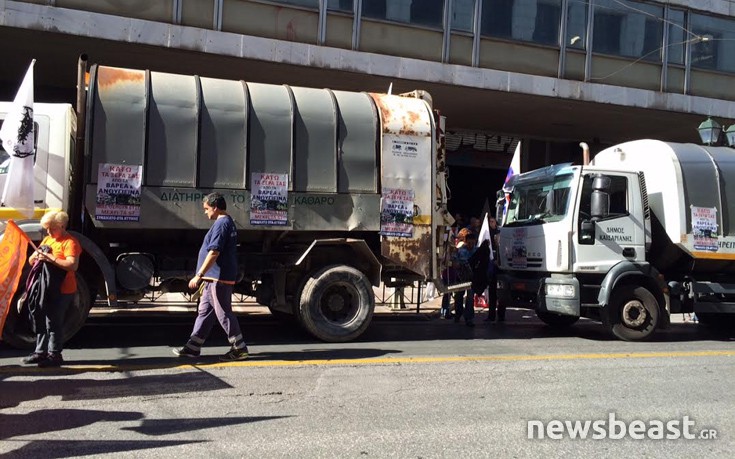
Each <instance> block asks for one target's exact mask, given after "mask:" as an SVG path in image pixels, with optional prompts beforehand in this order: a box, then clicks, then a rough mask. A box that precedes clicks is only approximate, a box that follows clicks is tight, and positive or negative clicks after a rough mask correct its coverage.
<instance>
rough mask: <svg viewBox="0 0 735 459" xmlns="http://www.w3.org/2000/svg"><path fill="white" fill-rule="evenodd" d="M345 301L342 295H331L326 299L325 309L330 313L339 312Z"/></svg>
mask: <svg viewBox="0 0 735 459" xmlns="http://www.w3.org/2000/svg"><path fill="white" fill-rule="evenodd" d="M345 303H346V302H345V299H344V297H343V296H342V295H339V294H333V295H330V296H329V298H328V299H327V308H329V310H330V311H332V312H339V311H341V310H343V309H344V308H345Z"/></svg>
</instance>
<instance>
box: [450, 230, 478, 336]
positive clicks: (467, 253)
mask: <svg viewBox="0 0 735 459" xmlns="http://www.w3.org/2000/svg"><path fill="white" fill-rule="evenodd" d="M459 241H460V242H459V243H458V244H457V252H456V254H455V256H454V259H453V260H452V261H453V263H454V264H456V268H457V274H458V276H459V281H460V282H472V274H473V273H472V268H471V267H470V257H472V254H474V253H475V250H477V247H476V246H475V243H476V242H477V235H476V234H474V233H473V232H472V231H470V230H469V229H467V228H464V229H463V230H462V231H460V232H459ZM474 300H475V296H474V292H473V291H472V289H471V288H470V289H469V290H467V291H466V292H465V291H464V290H460V291H457V292H455V293H454V321H455V322H459V320H460V318H461V317H464V320H465V324H466V325H467V326H468V327H474V326H475V304H474Z"/></svg>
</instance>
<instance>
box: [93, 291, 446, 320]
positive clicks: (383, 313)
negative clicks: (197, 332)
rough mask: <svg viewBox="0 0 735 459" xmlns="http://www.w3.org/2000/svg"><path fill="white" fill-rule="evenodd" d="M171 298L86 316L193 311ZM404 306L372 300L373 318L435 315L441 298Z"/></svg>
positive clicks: (243, 310)
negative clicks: (373, 303) (398, 306)
mask: <svg viewBox="0 0 735 459" xmlns="http://www.w3.org/2000/svg"><path fill="white" fill-rule="evenodd" d="M172 295H173V294H169V297H168V298H165V299H164V298H161V299H158V300H156V301H149V300H146V301H140V302H138V303H137V304H128V305H123V306H121V307H118V308H106V307H104V306H98V307H97V308H95V309H92V311H91V312H90V316H91V317H104V316H106V315H108V314H115V315H119V316H129V315H137V314H141V313H145V314H156V315H158V314H192V313H195V312H196V305H195V304H193V303H187V302H186V301H184V299H183V298H182V297H181V296H180V295H178V296H172ZM405 306H406V307H405V308H397V307H395V306H394V305H393V304H392V303H390V302H389V303H386V302H380V298H377V297H376V303H375V312H374V315H375V316H378V317H404V316H411V315H414V316H415V315H417V313H418V314H419V315H421V316H426V317H431V316H435V315H436V316H438V314H439V309H440V308H441V297H438V298H434V299H433V300H430V301H425V302H422V303H420V304H419V305H417V304H416V302H415V301H414V302H409V299H406V300H405ZM232 309H233V311H234V312H235V313H237V314H246V315H250V316H259V315H270V311H269V310H268V308H267V307H265V306H262V305H260V304H258V303H256V302H255V300H254V299H252V298H250V297H246V298H244V299H243V301H240V302H235V301H233V303H232Z"/></svg>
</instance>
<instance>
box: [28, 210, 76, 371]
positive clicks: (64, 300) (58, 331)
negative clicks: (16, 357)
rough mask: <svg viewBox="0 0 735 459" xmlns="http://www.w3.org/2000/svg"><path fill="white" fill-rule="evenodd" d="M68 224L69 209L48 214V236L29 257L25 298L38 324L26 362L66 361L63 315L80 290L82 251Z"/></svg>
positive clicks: (58, 363)
mask: <svg viewBox="0 0 735 459" xmlns="http://www.w3.org/2000/svg"><path fill="white" fill-rule="evenodd" d="M68 223H69V215H67V213H66V212H49V213H47V214H45V215H44V216H43V217H42V218H41V227H42V228H43V229H44V230H45V231H47V232H48V236H46V237H45V238H43V240H42V241H41V245H40V246H39V247H38V249H37V250H36V251H35V252H33V254H32V255H31V256H30V258H29V259H28V262H29V263H30V264H31V265H33V268H31V274H30V276H31V281H30V283H29V284H30V285H29V288H28V290H27V292H26V293H27V297H26V298H27V299H26V301H27V302H28V307H29V309H30V313H31V317H32V318H33V323H34V326H35V331H36V350H35V351H34V352H33V353H32V354H31V355H29V356H28V357H24V358H23V359H21V361H22V362H23V363H25V364H34V363H35V364H38V366H39V367H58V366H61V364H62V363H63V362H64V358H63V357H62V355H61V350H62V345H63V343H64V336H63V326H64V315H65V314H66V310H67V309H68V307H69V305H70V304H71V302H72V300H73V299H74V294H75V293H76V291H77V279H76V275H75V274H74V273H75V271H76V270H77V267H79V255H81V253H82V248H81V246H80V245H79V241H77V240H76V239H75V238H74V237H73V236H72V235H70V234H69V233H67V232H66V225H67V224H68ZM44 263H45V264H46V265H45V266H44V265H43V264H44ZM42 271H45V273H41V272H42Z"/></svg>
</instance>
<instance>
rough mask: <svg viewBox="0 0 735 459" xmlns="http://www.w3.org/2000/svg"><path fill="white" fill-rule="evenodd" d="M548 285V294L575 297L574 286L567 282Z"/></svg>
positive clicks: (557, 296)
mask: <svg viewBox="0 0 735 459" xmlns="http://www.w3.org/2000/svg"><path fill="white" fill-rule="evenodd" d="M545 285H546V296H553V297H556V298H574V296H575V292H574V286H573V285H567V284H545Z"/></svg>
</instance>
